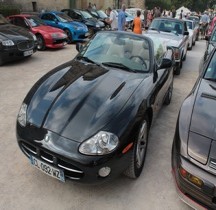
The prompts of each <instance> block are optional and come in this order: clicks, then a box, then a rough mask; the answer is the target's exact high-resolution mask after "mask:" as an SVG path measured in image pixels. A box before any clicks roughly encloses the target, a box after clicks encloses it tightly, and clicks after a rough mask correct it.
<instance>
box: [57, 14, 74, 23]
mask: <svg viewBox="0 0 216 210" xmlns="http://www.w3.org/2000/svg"><path fill="white" fill-rule="evenodd" d="M56 16H57V17H58V19H59V21H60V22H63V23H66V22H70V21H73V20H72V19H71V17H69V16H68V15H66V14H65V13H58V14H56Z"/></svg>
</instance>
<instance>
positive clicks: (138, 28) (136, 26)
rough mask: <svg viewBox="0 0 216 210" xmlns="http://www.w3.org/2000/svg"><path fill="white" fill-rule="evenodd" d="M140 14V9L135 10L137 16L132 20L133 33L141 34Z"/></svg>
mask: <svg viewBox="0 0 216 210" xmlns="http://www.w3.org/2000/svg"><path fill="white" fill-rule="evenodd" d="M140 15H141V12H140V10H137V17H135V18H134V20H133V32H134V33H135V34H142V21H141V18H140Z"/></svg>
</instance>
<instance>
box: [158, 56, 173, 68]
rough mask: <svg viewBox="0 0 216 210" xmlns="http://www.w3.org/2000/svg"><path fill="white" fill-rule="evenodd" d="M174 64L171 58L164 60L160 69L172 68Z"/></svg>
mask: <svg viewBox="0 0 216 210" xmlns="http://www.w3.org/2000/svg"><path fill="white" fill-rule="evenodd" d="M172 65H173V62H172V60H170V59H169V58H163V60H162V63H161V65H160V66H159V69H166V68H170V67H172Z"/></svg>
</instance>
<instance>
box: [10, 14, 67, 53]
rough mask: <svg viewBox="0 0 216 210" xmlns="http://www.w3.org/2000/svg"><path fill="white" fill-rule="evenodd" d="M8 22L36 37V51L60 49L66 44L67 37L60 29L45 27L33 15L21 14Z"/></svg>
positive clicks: (12, 17) (13, 16)
mask: <svg viewBox="0 0 216 210" xmlns="http://www.w3.org/2000/svg"><path fill="white" fill-rule="evenodd" d="M8 20H9V21H10V22H11V23H12V24H14V25H17V26H21V27H23V28H26V29H28V30H30V31H31V32H32V33H33V34H35V35H36V37H37V41H38V50H45V49H46V47H47V48H62V47H63V46H65V45H66V44H67V40H68V38H67V35H66V34H65V32H64V31H63V30H61V29H58V28H54V27H51V26H47V25H46V24H45V23H44V22H43V20H41V19H40V18H39V17H37V16H34V15H28V14H21V15H12V16H9V17H8Z"/></svg>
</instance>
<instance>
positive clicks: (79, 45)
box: [76, 43, 83, 52]
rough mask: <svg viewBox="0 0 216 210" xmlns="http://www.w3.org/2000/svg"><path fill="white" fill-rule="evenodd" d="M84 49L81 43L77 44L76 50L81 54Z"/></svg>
mask: <svg viewBox="0 0 216 210" xmlns="http://www.w3.org/2000/svg"><path fill="white" fill-rule="evenodd" d="M82 49H83V46H82V44H81V43H76V50H77V51H78V52H80V51H81V50H82Z"/></svg>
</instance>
